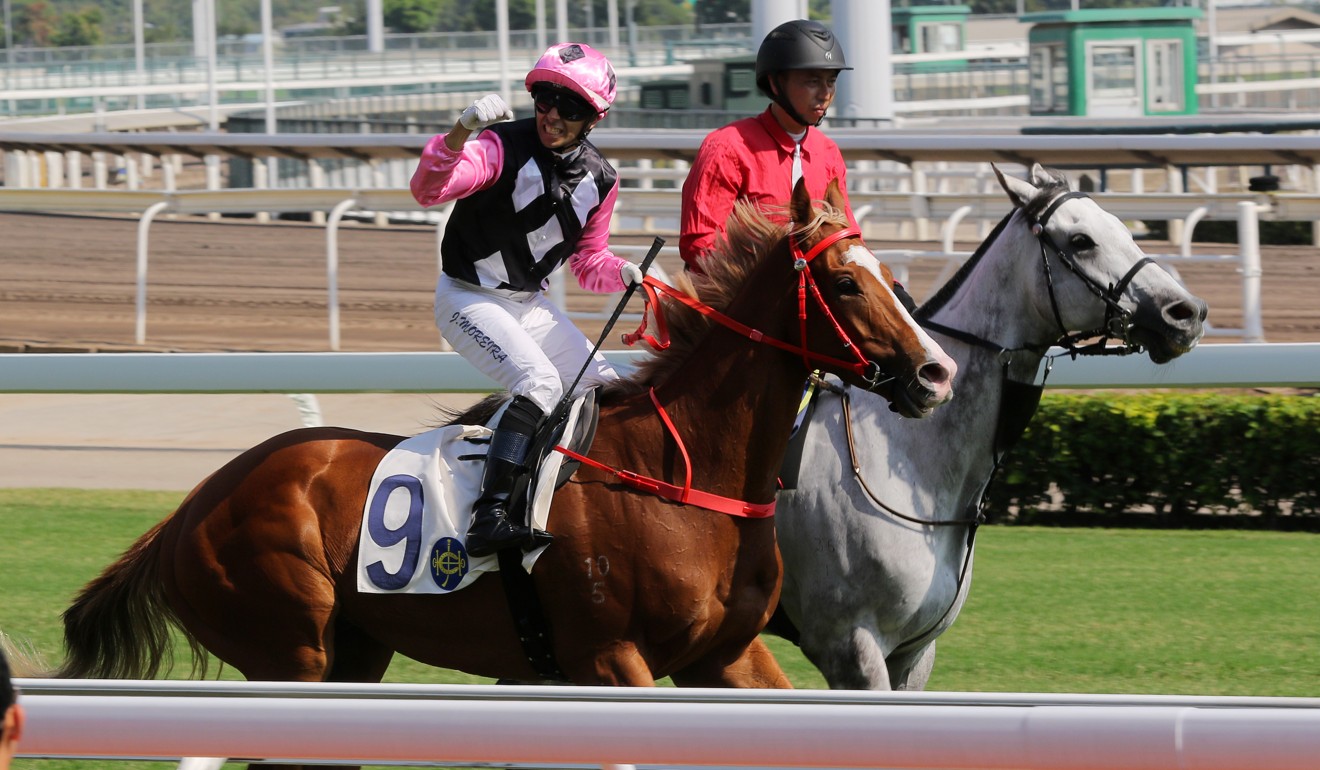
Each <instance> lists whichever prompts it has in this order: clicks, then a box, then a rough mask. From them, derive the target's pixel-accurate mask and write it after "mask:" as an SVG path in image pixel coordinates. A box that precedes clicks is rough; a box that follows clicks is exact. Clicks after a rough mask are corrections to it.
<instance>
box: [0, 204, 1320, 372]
mask: <svg viewBox="0 0 1320 770" xmlns="http://www.w3.org/2000/svg"><path fill="white" fill-rule="evenodd" d="M0 233H3V239H4V242H3V247H2V248H3V254H4V256H3V259H0V350H7V351H10V352H13V351H19V350H52V349H58V350H79V351H81V350H143V349H145V350H186V351H225V350H256V351H262V350H272V351H273V350H327V349H328V348H329V332H328V328H329V327H328V320H327V319H328V315H327V305H326V265H325V251H326V243H325V239H326V236H325V229H324V228H323V227H320V226H316V225H311V224H301V223H284V222H278V223H272V224H266V225H262V224H256V223H254V222H252V221H251V220H231V219H226V220H222V221H220V222H209V221H205V220H188V221H171V220H160V221H157V222H156V223H155V224H154V225H153V226H152V229H151V238H150V244H149V258H150V270H149V280H148V289H147V299H148V304H147V344H146V345H145V346H143V347H138V346H135V345H134V344H133V336H134V323H135V306H134V303H135V281H136V278H135V260H136V238H137V221H136V219H133V218H118V217H115V218H111V217H97V218H94V217H65V216H55V215H20V214H0ZM628 240H630V241H631V242H634V243H648V242H649V241H650V238H649V237H647V238H632V239H628ZM676 240H677V239H676V237H671V238H670V243H675V242H676ZM871 245H872V246H873V247H875V248H934V244H925V245H914V244H912V243H889V244H886V243H876V242H873V243H871ZM962 247H963V248H967V249H970V248H971V247H972V244H964V245H963V246H962ZM1146 249H1147V250H1148V251H1151V252H1161V253H1163V252H1171V251H1174V249H1173V248H1172V247H1170V246H1169V244H1167V243H1162V242H1154V243H1148V244H1146ZM1212 250H1217V251H1218V252H1220V253H1231V251H1232V247H1224V246H1219V247H1210V246H1203V247H1198V252H1207V251H1212ZM339 252H340V258H339V298H340V313H341V321H340V325H341V349H343V350H350V351H366V350H376V351H403V350H434V349H437V348H438V343H439V338H438V334H437V332H436V330H435V327H434V325H433V323H432V320H431V293H432V288H433V285H434V281H435V274H436V266H435V265H436V263H435V232H434V230H433V229H432V228H430V227H421V226H391V227H389V228H377V227H375V226H372V225H369V224H357V223H352V224H345V226H344V227H343V228H342V229H341V231H340V236H339ZM1262 260H1263V268H1264V276H1263V290H1262V297H1263V299H1262V304H1263V308H1264V323H1265V332H1266V339H1267V340H1268V341H1270V342H1314V341H1320V303H1317V301H1316V300H1317V296H1318V295H1320V249H1315V248H1311V247H1264V249H1263V255H1262ZM674 261H675V262H676V261H677V260H674ZM662 265H663V266H664V267H665V268H666V269H667V270H671V271H672V270H676V269H678V267H679V266H678V265H677V264H670V263H668V262H662ZM936 269H937V266H935V265H928V266H921V267H919V268H917V269H914V271H913V275H912V277H911V280H910V284H911V285H910V288H911V289H913V293H914V295H916V296H917V297H918V298H920V297H923V296H925V292H926V291H927V290H928V289H929V288H930V287H929V283H930V281H931V280H932V279H933V277H934V275H935V272H936ZM1181 272H1182V277H1183V279H1184V281H1185V283H1186V284H1187V285H1188V286H1189V287H1190V288H1191V289H1192V290H1193V291H1194V292H1196V293H1197V294H1199V295H1200V296H1201V297H1203V298H1204V299H1205V300H1206V301H1207V302H1209V304H1210V308H1211V309H1210V320H1211V322H1212V323H1213V324H1214V325H1216V326H1219V327H1221V328H1235V327H1239V326H1240V325H1241V307H1242V299H1241V278H1240V276H1239V274H1238V273H1237V271H1236V270H1235V269H1233V268H1232V267H1231V266H1228V265H1209V264H1194V265H1188V266H1186V267H1185V268H1183V269H1182V271H1181ZM569 283H570V285H571V284H572V283H573V282H572V281H571V280H570V281H569ZM569 297H570V305H571V306H572V307H574V308H578V309H592V310H598V309H600V308H601V307H603V306H604V300H603V299H602V298H599V297H594V296H592V295H589V294H585V293H582V292H577V291H570V295H569ZM634 302H635V303H637V305H636V307H635V308H633V309H639V308H640V303H639V300H634ZM584 328H585V330H586V331H588V333H595V332H596V331H598V329H592V328H591V325H590V324H587V325H584ZM611 336H614V335H611ZM616 339H617V337H616ZM1217 341H1218V342H1225V341H1227V342H1233V341H1237V340H1236V339H1234V338H1231V337H1215V338H1208V339H1207V342H1217ZM614 344H617V343H614Z"/></svg>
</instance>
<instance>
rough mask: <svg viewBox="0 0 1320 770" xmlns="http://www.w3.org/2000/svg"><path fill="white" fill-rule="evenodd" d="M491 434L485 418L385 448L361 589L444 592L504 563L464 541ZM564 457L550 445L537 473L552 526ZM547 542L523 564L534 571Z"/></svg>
mask: <svg viewBox="0 0 1320 770" xmlns="http://www.w3.org/2000/svg"><path fill="white" fill-rule="evenodd" d="M581 407H582V401H581V399H579V400H578V401H577V402H575V403H574V404H573V408H572V411H571V412H570V414H569V418H568V425H567V427H566V429H565V431H564V435H565V436H571V435H573V426H574V424H575V423H576V422H577V419H578V413H579V412H580V411H581ZM499 417H500V415H499V414H496V415H495V417H494V418H492V424H493V423H494V422H495V421H498V420H499ZM491 433H492V431H491V429H490V428H488V427H486V426H482V425H448V426H445V427H442V428H436V429H434V430H430V431H427V432H426V433H422V434H420V435H417V436H413V437H411V438H407V439H404V440H403V441H402V442H400V443H399V445H398V446H396V447H395V448H394V449H391V450H390V451H389V453H388V454H386V455H385V457H384V458H383V459H382V460H381V461H380V465H378V466H377V467H376V472H375V474H374V475H373V476H372V477H371V488H370V489H369V490H368V493H367V504H366V507H365V509H364V510H363V512H362V533H361V535H360V536H359V537H358V570H357V585H358V590H359V591H362V592H366V593H413V594H444V593H450V592H452V591H457V590H458V589H460V588H463V587H464V586H467V585H471V584H472V582H473V581H475V580H476V579H477V577H478V576H479V575H480V574H481V573H483V572H494V571H496V570H498V569H499V559H498V557H496V556H482V557H472V556H470V555H468V552H467V549H465V548H464V547H463V538H464V537H465V534H466V533H467V529H468V522H469V521H470V520H471V519H472V504H473V503H474V502H475V501H476V499H477V495H478V494H480V491H481V476H482V473H483V471H484V469H485V464H486V451H487V450H488V449H489V447H490V444H489V442H488V441H486V439H489V437H490V435H491ZM474 439H478V440H480V443H478V442H476V441H474ZM563 462H564V455H562V454H560V453H559V452H551V453H550V455H549V456H548V457H547V458H546V460H545V462H544V463H543V464H542V467H541V470H540V473H539V474H538V476H537V478H536V479H533V487H532V489H533V491H532V493H531V498H532V520H533V521H534V522H535V524H536V526H537V527H538V528H541V529H544V528H545V526H546V520H547V519H548V518H549V515H550V498H551V497H553V496H554V491H555V479H556V477H557V476H558V474H559V468H560V466H561V465H563ZM546 547H548V546H543V547H541V548H537V549H536V550H534V551H531V552H529V553H527V554H525V555H524V556H523V560H522V564H523V568H524V569H526V570H527V571H528V572H531V570H532V565H534V564H535V563H536V559H537V557H539V556H540V555H541V553H543V552H544V551H545V548H546Z"/></svg>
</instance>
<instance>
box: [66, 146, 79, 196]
mask: <svg viewBox="0 0 1320 770" xmlns="http://www.w3.org/2000/svg"><path fill="white" fill-rule="evenodd" d="M64 174H65V177H66V179H65V184H66V185H68V187H69V189H71V190H78V189H81V188H82V153H81V152H79V151H78V150H69V151H68V152H66V153H65V154H64Z"/></svg>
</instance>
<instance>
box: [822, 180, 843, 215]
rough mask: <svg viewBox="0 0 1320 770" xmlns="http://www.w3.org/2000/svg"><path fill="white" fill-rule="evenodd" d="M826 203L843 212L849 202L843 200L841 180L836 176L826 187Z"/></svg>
mask: <svg viewBox="0 0 1320 770" xmlns="http://www.w3.org/2000/svg"><path fill="white" fill-rule="evenodd" d="M825 202H826V203H828V204H830V205H831V206H833V207H834V208H836V209H838V210H839V211H843V210H844V209H845V207H846V206H847V205H848V202H847V201H846V200H844V198H843V188H842V187H840V186H839V178H838V177H837V176H836V177H834V178H833V179H831V180H830V183H829V185H827V186H826V187H825Z"/></svg>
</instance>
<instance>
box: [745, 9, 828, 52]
mask: <svg viewBox="0 0 1320 770" xmlns="http://www.w3.org/2000/svg"><path fill="white" fill-rule="evenodd" d="M803 5H804V3H803V2H802V0H752V47H754V48H755V47H758V46H760V45H761V41H762V40H764V39H765V36H766V35H767V34H768V33H769V32H770V30H772V29H774V28H775V27H778V26H779V25H780V24H783V23H784V22H786V21H792V20H793V19H805V18H807V12H806V9H805V8H803ZM836 31H837V30H836ZM845 53H846V52H845Z"/></svg>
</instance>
